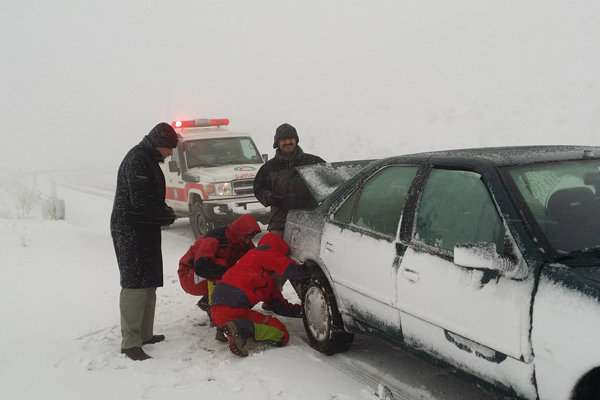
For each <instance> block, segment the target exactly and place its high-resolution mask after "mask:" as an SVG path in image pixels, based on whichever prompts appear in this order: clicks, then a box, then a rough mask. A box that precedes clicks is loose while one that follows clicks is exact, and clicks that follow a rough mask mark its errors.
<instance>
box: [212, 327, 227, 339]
mask: <svg viewBox="0 0 600 400" xmlns="http://www.w3.org/2000/svg"><path fill="white" fill-rule="evenodd" d="M215 339H217V340H218V341H219V342H226V341H227V338H226V337H225V332H223V328H217V333H216V334H215Z"/></svg>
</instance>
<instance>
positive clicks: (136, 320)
mask: <svg viewBox="0 0 600 400" xmlns="http://www.w3.org/2000/svg"><path fill="white" fill-rule="evenodd" d="M177 139H178V138H177V133H176V132H175V130H174V129H173V128H172V127H171V126H170V125H169V124H167V123H164V122H161V123H160V124H158V125H156V126H155V127H154V128H153V129H152V130H151V131H150V133H149V134H148V135H146V136H145V137H144V139H143V140H142V141H141V142H140V143H139V144H138V145H137V146H135V147H133V148H132V149H131V150H130V151H129V152H128V153H127V155H126V156H125V158H124V159H123V161H122V162H121V165H120V166H119V172H118V174H117V189H116V191H115V199H114V203H113V210H112V215H111V219H110V232H111V235H112V239H113V244H114V247H115V253H116V255H117V263H118V264H119V271H120V275H121V288H122V289H121V295H120V311H121V334H122V335H123V341H122V343H121V353H123V354H125V355H126V356H127V357H129V358H131V359H133V360H146V359H148V358H150V356H149V355H148V354H146V353H145V352H144V351H143V350H142V345H144V344H150V343H157V342H160V341H162V340H164V338H165V337H164V335H154V333H153V329H154V309H155V305H156V288H157V287H161V286H163V266H162V252H161V227H162V226H167V225H170V224H172V223H173V222H174V221H175V212H174V211H173V209H172V208H171V207H169V206H167V205H166V203H165V177H164V175H163V173H162V171H161V169H160V167H159V165H158V163H159V162H163V161H164V160H165V158H166V157H168V156H170V155H171V154H173V148H175V147H176V146H177Z"/></svg>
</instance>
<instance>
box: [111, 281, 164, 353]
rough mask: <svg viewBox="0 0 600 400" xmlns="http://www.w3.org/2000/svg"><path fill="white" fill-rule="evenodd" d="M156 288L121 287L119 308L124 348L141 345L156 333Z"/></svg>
mask: <svg viewBox="0 0 600 400" xmlns="http://www.w3.org/2000/svg"><path fill="white" fill-rule="evenodd" d="M155 307H156V288H155V287H154V288H143V289H124V288H122V289H121V295H120V298H119V308H120V310H121V335H122V336H123V341H122V342H121V348H122V349H129V348H131V347H141V346H142V342H144V341H146V340H148V339H150V338H151V337H152V335H153V334H154V309H155Z"/></svg>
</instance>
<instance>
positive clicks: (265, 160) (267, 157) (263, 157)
mask: <svg viewBox="0 0 600 400" xmlns="http://www.w3.org/2000/svg"><path fill="white" fill-rule="evenodd" d="M261 155H262V159H263V161H264V162H267V161H269V155H268V154H261Z"/></svg>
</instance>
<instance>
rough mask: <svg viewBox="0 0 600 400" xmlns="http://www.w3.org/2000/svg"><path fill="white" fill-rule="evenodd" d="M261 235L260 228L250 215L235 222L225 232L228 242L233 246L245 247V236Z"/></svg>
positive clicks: (243, 216) (245, 215)
mask: <svg viewBox="0 0 600 400" xmlns="http://www.w3.org/2000/svg"><path fill="white" fill-rule="evenodd" d="M252 233H254V234H257V233H260V226H258V222H256V218H254V217H253V216H252V215H250V214H244V215H242V216H241V217H239V218H238V219H236V220H235V221H233V222H232V223H231V224H230V225H229V226H228V227H227V229H226V230H225V236H227V241H228V242H229V243H230V244H231V245H233V246H243V245H244V236H246V235H250V234H252Z"/></svg>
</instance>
